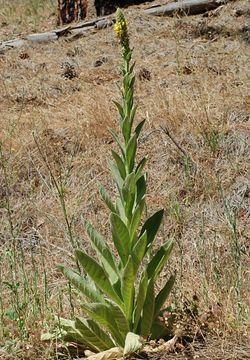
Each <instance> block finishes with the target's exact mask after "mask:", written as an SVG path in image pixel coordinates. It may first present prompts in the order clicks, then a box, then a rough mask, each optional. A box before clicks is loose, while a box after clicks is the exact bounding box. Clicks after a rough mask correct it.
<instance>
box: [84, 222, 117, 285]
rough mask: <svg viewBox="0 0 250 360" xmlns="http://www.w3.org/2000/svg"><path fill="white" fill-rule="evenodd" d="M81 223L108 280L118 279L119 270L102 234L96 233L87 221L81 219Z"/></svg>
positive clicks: (113, 281)
mask: <svg viewBox="0 0 250 360" xmlns="http://www.w3.org/2000/svg"><path fill="white" fill-rule="evenodd" d="M83 223H84V226H85V229H86V231H87V234H88V236H89V238H90V240H91V244H92V247H93V249H94V250H95V251H96V253H97V255H98V258H99V259H100V261H101V263H102V264H103V267H104V269H105V271H106V272H107V274H108V275H109V278H110V281H111V282H112V284H114V283H115V282H117V280H118V279H119V272H118V269H117V266H116V260H115V258H114V256H113V254H112V252H111V250H110V247H109V246H108V245H107V242H106V241H105V239H104V238H103V237H102V235H101V234H100V233H98V232H97V231H96V230H95V229H94V228H93V226H92V225H91V224H90V223H89V222H88V221H86V220H83Z"/></svg>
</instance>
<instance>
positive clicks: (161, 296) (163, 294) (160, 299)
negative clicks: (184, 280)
mask: <svg viewBox="0 0 250 360" xmlns="http://www.w3.org/2000/svg"><path fill="white" fill-rule="evenodd" d="M175 279H176V273H174V274H172V275H171V276H170V278H169V279H168V281H167V282H166V284H165V285H164V286H163V288H162V289H161V290H160V291H159V293H158V295H157V296H156V299H155V313H154V317H156V316H158V314H159V312H160V310H161V308H162V306H163V305H164V304H165V301H166V300H167V298H168V296H169V294H170V292H171V290H172V288H173V286H174V283H175Z"/></svg>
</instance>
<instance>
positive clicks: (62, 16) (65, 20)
mask: <svg viewBox="0 0 250 360" xmlns="http://www.w3.org/2000/svg"><path fill="white" fill-rule="evenodd" d="M86 15H87V0H58V21H57V22H58V25H64V24H69V23H70V22H72V21H80V20H83V19H85V17H86Z"/></svg>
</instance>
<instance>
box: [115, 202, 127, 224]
mask: <svg viewBox="0 0 250 360" xmlns="http://www.w3.org/2000/svg"><path fill="white" fill-rule="evenodd" d="M124 205H125V204H123V201H122V200H121V198H120V197H118V198H117V200H116V211H115V214H117V215H119V216H120V218H121V219H122V221H123V222H125V221H126V220H127V218H126V214H125V209H124Z"/></svg>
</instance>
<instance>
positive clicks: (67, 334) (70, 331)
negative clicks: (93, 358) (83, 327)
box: [59, 318, 99, 352]
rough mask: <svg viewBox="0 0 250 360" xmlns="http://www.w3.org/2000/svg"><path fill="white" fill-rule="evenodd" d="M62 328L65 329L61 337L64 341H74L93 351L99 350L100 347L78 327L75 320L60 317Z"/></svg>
mask: <svg viewBox="0 0 250 360" xmlns="http://www.w3.org/2000/svg"><path fill="white" fill-rule="evenodd" d="M59 324H60V328H61V329H63V330H64V332H62V334H61V337H62V339H63V340H64V341H68V342H74V343H77V344H80V345H82V346H84V347H85V348H88V349H90V350H91V351H93V352H98V351H99V349H98V347H96V346H95V345H94V344H92V342H91V341H89V340H88V338H85V337H84V336H83V334H82V333H81V332H80V331H79V330H78V329H77V328H76V325H75V321H72V320H67V319H63V318H59Z"/></svg>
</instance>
